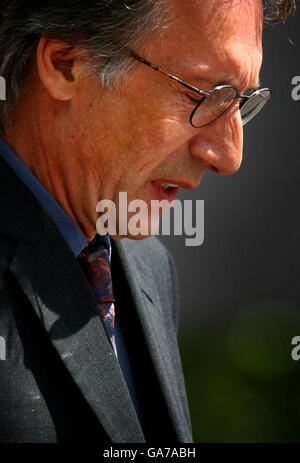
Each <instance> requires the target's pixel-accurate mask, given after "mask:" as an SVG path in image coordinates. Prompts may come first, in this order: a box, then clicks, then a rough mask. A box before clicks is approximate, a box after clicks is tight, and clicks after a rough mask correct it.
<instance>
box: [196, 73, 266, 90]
mask: <svg viewBox="0 0 300 463" xmlns="http://www.w3.org/2000/svg"><path fill="white" fill-rule="evenodd" d="M191 79H192V80H193V81H195V82H208V83H209V84H210V85H212V87H211V88H215V87H218V86H219V85H232V86H233V87H235V88H238V87H239V86H238V85H235V83H234V80H235V79H234V78H232V79H231V78H228V76H227V77H226V76H225V74H223V73H220V74H218V76H217V78H216V79H212V78H210V77H209V76H208V74H207V75H205V72H204V75H203V74H202V75H200V74H199V73H197V75H195V76H191ZM197 85H198V84H196V85H195V86H196V87H197ZM260 87H261V82H260V78H259V77H258V79H257V80H256V81H255V82H253V83H250V84H249V86H248V87H247V88H246V89H245V90H243V92H249V91H255V90H258V89H259V88H260ZM199 88H200V87H199Z"/></svg>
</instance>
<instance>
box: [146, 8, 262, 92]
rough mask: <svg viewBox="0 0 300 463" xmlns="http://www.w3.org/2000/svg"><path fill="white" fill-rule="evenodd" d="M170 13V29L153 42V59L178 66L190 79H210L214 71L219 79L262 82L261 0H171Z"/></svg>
mask: <svg viewBox="0 0 300 463" xmlns="http://www.w3.org/2000/svg"><path fill="white" fill-rule="evenodd" d="M168 14H169V16H170V18H171V20H170V25H169V27H168V28H167V29H166V31H165V32H164V33H163V35H162V36H161V37H159V36H154V38H153V39H152V41H150V43H149V47H150V52H151V55H152V56H153V57H154V56H155V58H156V57H157V58H158V59H160V62H161V63H171V64H173V70H178V72H179V70H180V71H182V72H183V71H184V72H185V74H184V75H187V74H186V73H187V72H189V73H190V75H191V73H193V74H194V75H196V74H199V76H200V75H201V77H202V78H203V77H204V78H205V77H206V76H211V74H212V73H214V74H215V78H216V81H218V74H219V75H220V77H221V76H223V75H224V78H225V77H226V80H231V81H233V80H234V81H236V83H241V81H242V80H245V79H248V80H251V79H252V80H254V81H255V80H257V78H258V73H259V69H260V65H261V58H262V18H263V12H262V2H261V0H209V1H205V0H192V1H191V0H171V2H170V10H169V13H168ZM157 42H160V46H158V43H157ZM246 74H247V77H246ZM250 74H251V76H250ZM208 80H210V79H208ZM223 80H224V79H223ZM237 81H239V82H237ZM232 83H233V82H232Z"/></svg>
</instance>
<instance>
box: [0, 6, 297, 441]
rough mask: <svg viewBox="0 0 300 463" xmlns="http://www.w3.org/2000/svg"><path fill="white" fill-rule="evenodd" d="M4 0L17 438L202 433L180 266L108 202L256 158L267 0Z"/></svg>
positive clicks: (1, 437)
mask: <svg viewBox="0 0 300 463" xmlns="http://www.w3.org/2000/svg"><path fill="white" fill-rule="evenodd" d="M3 3H4V4H3ZM2 4H3V5H2V11H1V22H0V74H1V75H2V76H3V77H4V78H5V80H6V87H7V88H6V101H5V102H2V103H1V112H0V116H1V119H0V121H1V130H2V132H1V136H2V141H1V146H0V153H1V157H0V159H1V160H0V163H1V169H0V177H1V181H0V188H1V196H0V198H1V199H0V211H1V212H0V214H1V215H0V216H1V224H0V256H1V260H0V275H1V280H0V281H1V294H0V298H1V299H0V307H1V310H0V336H1V339H3V340H5V348H6V353H5V354H6V355H5V360H3V361H1V364H0V368H1V376H0V391H1V392H0V408H1V414H0V441H1V442H78V441H80V442H87V441H90V442H95V443H96V442H97V443H101V442H145V441H147V442H159V441H160V442H163V443H170V442H191V441H192V434H191V428H190V419H189V412H188V406H187V400H186V395H185V389H184V380H183V375H182V371H181V365H180V357H179V353H178V347H177V341H176V332H177V326H178V296H177V283H176V274H175V272H174V268H173V263H172V260H171V258H170V256H169V255H168V254H167V252H166V251H165V249H164V248H163V247H162V245H161V244H159V242H158V241H157V239H155V238H154V237H150V238H147V239H145V240H140V241H136V240H135V241H134V240H128V239H121V238H124V235H122V233H121V232H120V227H121V225H122V226H123V225H124V224H121V218H120V216H117V217H116V224H117V226H116V232H115V233H112V234H111V238H113V240H112V241H110V239H109V238H108V237H103V236H99V235H97V236H96V224H97V220H98V215H99V214H98V212H97V204H98V202H99V201H101V200H109V201H113V202H114V204H116V206H117V207H116V210H118V206H119V193H120V192H126V193H127V198H128V202H129V201H134V200H136V199H141V200H144V201H145V202H146V204H148V205H149V206H150V204H151V200H153V199H157V200H163V199H166V200H168V201H171V200H173V199H174V198H175V196H176V193H177V190H178V188H179V187H183V188H196V187H197V186H198V185H199V183H200V180H201V177H202V175H203V172H204V171H205V169H210V170H212V171H214V172H216V173H219V174H224V175H225V174H231V173H233V172H235V171H236V170H237V169H238V168H239V166H240V163H241V158H242V139H243V133H242V124H244V123H245V122H247V120H249V119H250V118H252V117H253V116H254V115H255V114H256V113H257V112H258V110H260V108H261V107H262V106H263V105H264V103H265V102H266V101H267V100H268V98H269V96H270V93H269V90H268V89H264V90H259V89H258V80H259V71H260V67H261V62H262V46H261V36H262V23H263V5H262V3H261V0H249V1H241V0H226V1H225V0H211V1H210V2H203V1H201V0H194V1H192V2H191V1H188V0H170V1H167V0H161V1H157V0H156V1H151V0H131V1H127V2H124V1H121V0H112V1H99V0H89V1H86V0H85V1H83V0H82V1H77V2H72V1H69V0H59V1H56V0H51V2H48V1H39V2H35V1H17V0H16V1H14V0H9V1H5V2H2ZM268 7H269V8H268V9H267V14H268V18H269V21H270V22H273V23H276V22H280V21H281V20H285V19H286V18H287V17H288V16H289V14H291V12H292V9H293V2H292V1H289V0H285V1H284V0H282V1H273V2H268ZM153 70H156V71H157V72H153ZM166 75H169V77H170V78H169V79H168V78H167V77H166ZM174 75H175V76H179V77H180V80H178V78H177V77H174ZM216 87H217V88H216ZM212 89H213V90H212ZM251 92H252V93H253V92H254V93H253V94H252V93H251ZM250 95H252V96H251V97H250V98H249V96H250ZM200 102H201V103H200ZM240 102H241V103H240ZM150 210H151V208H150V207H149V211H150ZM149 214H150V212H149ZM144 235H145V236H146V235H147V233H145V234H144ZM144 235H143V236H142V237H143V238H145V236H144ZM127 238H141V236H135V235H133V234H132V233H130V231H128V233H127ZM107 256H108V257H107ZM110 257H111V259H110ZM98 262H99V263H100V264H99V266H97V263H98ZM110 269H111V270H110ZM110 272H112V277H111V273H110ZM95 275H96V278H95ZM111 281H112V285H113V293H112V292H111ZM103 282H105V283H106V285H105V288H104V290H103V284H104V283H103ZM98 285H100V286H101V285H102V286H101V288H102V289H101V288H100V289H99V288H98ZM97 291H98V293H97ZM99 291H100V293H101V291H102V292H103V291H104V292H105V297H106V299H105V298H103V297H102V296H101V297H102V298H101V297H99V300H98V296H97V294H99ZM101 294H102V293H101ZM95 296H96V299H95Z"/></svg>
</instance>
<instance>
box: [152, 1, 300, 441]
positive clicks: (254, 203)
mask: <svg viewBox="0 0 300 463" xmlns="http://www.w3.org/2000/svg"><path fill="white" fill-rule="evenodd" d="M299 14H300V11H299V9H298V12H297V14H296V16H295V17H294V18H293V19H292V20H290V21H289V22H288V23H286V24H284V25H280V26H276V28H273V29H268V30H265V34H264V64H263V68H262V73H261V82H262V86H266V87H270V88H271V89H272V91H273V93H272V99H271V101H270V102H269V104H268V105H267V106H266V108H265V109H264V110H263V111H262V113H261V114H260V115H258V116H257V118H256V119H255V120H253V121H251V122H250V123H249V125H247V127H246V128H245V131H244V132H245V144H244V160H243V164H242V166H241V168H240V169H239V171H238V172H237V173H236V174H235V175H233V176H229V177H223V176H218V175H215V174H212V173H210V172H208V173H206V174H205V176H204V178H203V180H202V182H201V186H200V188H199V189H198V190H195V191H192V192H191V191H190V192H182V193H181V194H180V196H179V198H180V199H194V200H196V199H203V200H204V201H205V241H204V243H203V244H202V245H201V246H199V247H186V246H185V243H184V238H183V237H172V236H171V237H162V238H161V240H162V241H163V243H164V244H165V245H166V246H167V248H168V249H169V250H170V251H171V253H172V255H173V257H174V260H175V262H176V264H177V268H178V274H179V281H180V289H181V323H180V333H179V340H180V346H181V353H182V361H183V368H184V373H185V379H186V386H187V392H188V398H189V403H190V409H191V415H192V422H193V430H194V439H195V441H196V442H300V360H299V361H298V362H297V361H294V360H292V358H291V350H292V345H291V339H292V338H293V337H294V336H297V335H298V336H300V296H299V257H300V252H299V236H300V219H299V216H300V215H299V206H300V188H299V167H300V149H299V142H300V101H293V99H292V96H291V92H292V88H293V86H292V84H291V81H292V78H293V77H294V76H300V27H299V26H300V23H299Z"/></svg>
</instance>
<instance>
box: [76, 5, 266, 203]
mask: <svg viewBox="0 0 300 463" xmlns="http://www.w3.org/2000/svg"><path fill="white" fill-rule="evenodd" d="M170 13H171V15H173V16H174V18H173V21H172V22H171V25H170V27H169V28H168V29H167V30H166V31H165V32H164V33H163V36H162V37H161V36H160V35H159V34H156V35H153V36H152V37H151V39H150V40H149V42H148V43H147V44H145V46H144V47H143V48H142V49H140V50H134V51H135V52H136V53H137V54H139V55H140V56H142V57H144V58H146V59H147V60H149V61H151V62H152V63H153V64H156V65H157V66H159V67H162V68H164V69H166V70H167V71H168V72H170V73H172V74H175V75H177V76H179V77H180V78H181V79H183V80H185V81H187V82H189V83H191V84H194V85H195V86H196V87H198V88H200V89H202V90H205V91H208V90H210V89H211V88H212V87H214V86H216V85H219V84H226V83H227V84H232V85H234V86H235V87H236V88H237V90H238V92H239V93H242V92H244V91H245V90H246V89H248V88H252V87H253V86H255V84H257V81H258V76H259V70H260V66H261V60H262V48H261V36H262V6H261V0H248V1H243V0H210V1H209V2H204V1H203V0H194V1H193V2H191V1H190V0H172V1H171V10H170ZM189 95H190V96H189ZM190 97H192V98H197V95H193V94H191V92H189V91H188V90H187V89H186V88H184V87H183V86H181V85H180V84H178V83H177V82H175V81H172V80H170V79H168V78H167V77H166V76H164V75H163V74H161V73H158V72H155V71H153V70H152V69H150V68H148V67H147V66H145V65H143V64H141V63H138V62H137V63H136V68H135V69H134V70H133V71H132V72H131V74H130V78H129V79H126V80H124V81H121V83H120V84H119V85H118V86H117V87H116V88H109V89H101V88H100V86H98V85H96V86H95V85H92V84H91V82H89V81H85V83H84V84H83V89H82V94H81V96H80V98H78V110H77V112H76V116H74V118H75V124H77V127H78V130H77V131H76V135H75V144H76V149H77V150H78V151H79V152H80V153H83V154H82V156H84V158H85V159H86V160H87V162H86V163H85V166H86V167H84V170H85V171H84V172H82V173H83V175H84V176H85V178H86V182H87V184H89V185H92V190H93V195H92V198H93V201H95V203H94V207H95V208H96V202H97V201H99V200H100V199H111V200H114V201H115V202H116V204H118V194H119V192H127V194H128V202H129V201H131V200H134V199H143V200H145V201H146V202H147V203H148V204H150V201H151V200H153V199H158V200H162V199H168V200H173V199H174V197H175V195H176V192H177V189H176V188H170V189H167V190H165V189H164V187H163V186H162V185H163V184H173V185H178V186H179V187H183V188H195V187H197V186H198V185H199V182H200V180H201V176H202V174H203V172H204V171H205V169H210V170H213V171H215V172H217V173H220V174H231V173H233V172H235V171H236V170H237V169H238V168H239V166H240V163H241V159H242V143H243V133H242V127H241V121H240V114H239V111H238V103H239V102H238V100H237V102H236V104H235V105H234V106H233V107H232V108H231V109H230V110H228V111H227V112H226V113H225V114H224V115H223V116H222V117H221V118H219V119H218V120H216V121H215V122H213V123H211V124H210V125H208V126H206V127H202V128H198V129H196V128H193V127H192V126H191V125H190V122H189V117H190V113H191V111H192V110H193V107H194V106H195V103H194V102H193V101H191V98H190Z"/></svg>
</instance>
